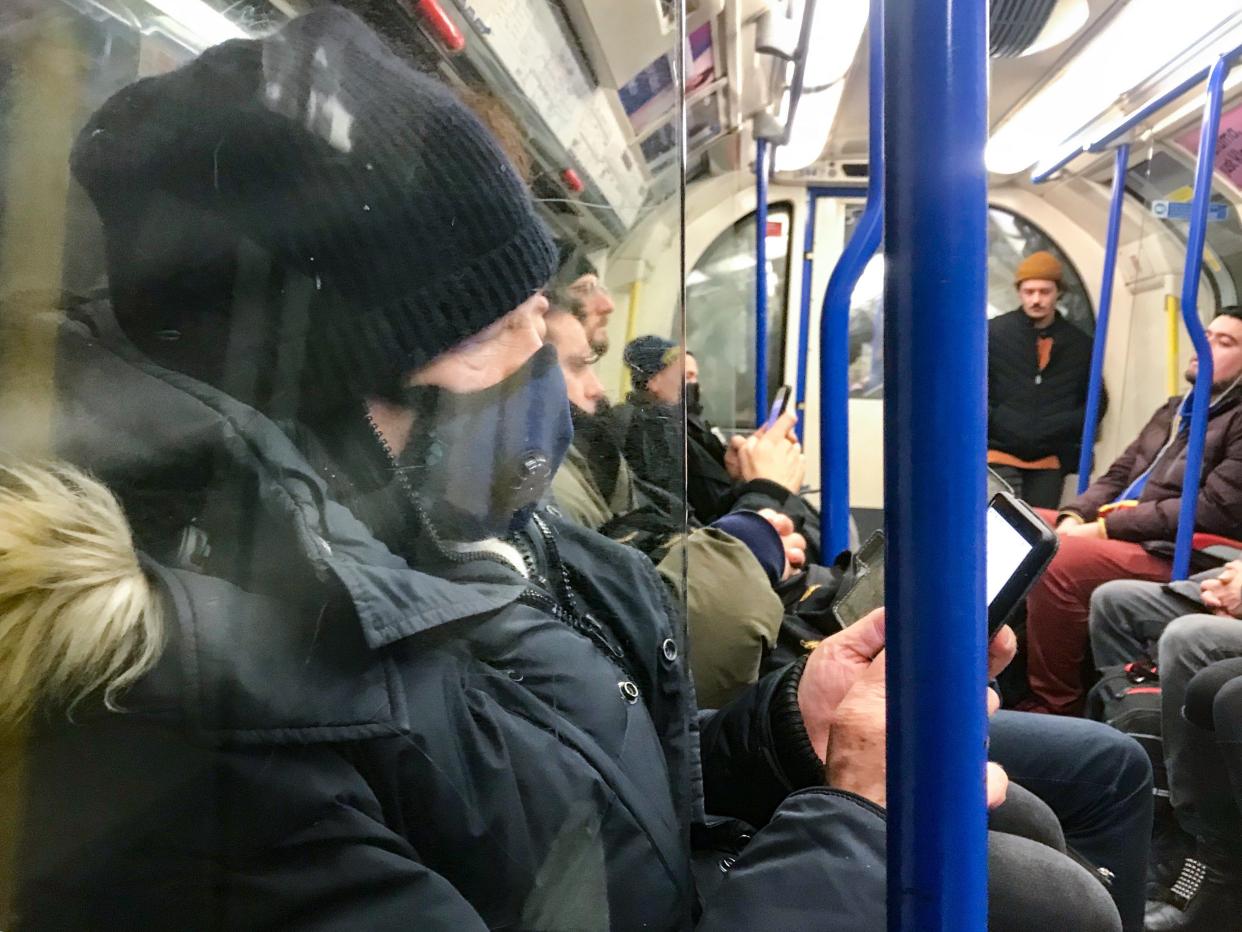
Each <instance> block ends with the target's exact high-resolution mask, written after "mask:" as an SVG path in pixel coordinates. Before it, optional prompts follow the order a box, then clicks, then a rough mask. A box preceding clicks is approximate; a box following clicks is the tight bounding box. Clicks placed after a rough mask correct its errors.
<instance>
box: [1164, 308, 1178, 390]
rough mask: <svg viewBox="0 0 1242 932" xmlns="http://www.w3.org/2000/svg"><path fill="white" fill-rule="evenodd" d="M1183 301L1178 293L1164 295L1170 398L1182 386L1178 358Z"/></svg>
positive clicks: (1167, 375) (1167, 373)
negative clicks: (1178, 296)
mask: <svg viewBox="0 0 1242 932" xmlns="http://www.w3.org/2000/svg"><path fill="white" fill-rule="evenodd" d="M1180 305H1181V302H1180V301H1179V300H1178V298H1177V295H1171V294H1166V295H1165V296H1164V317H1165V321H1166V322H1167V325H1168V334H1167V339H1166V340H1165V345H1166V349H1167V352H1168V363H1167V368H1166V379H1167V382H1166V386H1165V387H1166V388H1167V389H1168V391H1166V392H1165V394H1166V395H1168V396H1169V397H1170V398H1172V397H1173V396H1174V395H1176V394H1177V393H1178V389H1179V388H1181V373H1180V372H1179V371H1178V359H1179V357H1180V355H1181V354H1180V352H1179V342H1180V340H1181V329H1180V326H1181V306H1180Z"/></svg>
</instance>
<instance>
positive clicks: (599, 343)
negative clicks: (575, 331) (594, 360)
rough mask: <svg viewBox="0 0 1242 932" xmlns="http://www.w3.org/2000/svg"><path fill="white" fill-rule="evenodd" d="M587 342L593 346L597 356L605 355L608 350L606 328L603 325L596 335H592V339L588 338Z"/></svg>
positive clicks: (593, 351)
mask: <svg viewBox="0 0 1242 932" xmlns="http://www.w3.org/2000/svg"><path fill="white" fill-rule="evenodd" d="M587 343H588V345H589V346H590V347H591V352H592V353H594V354H595V355H596V356H603V355H604V354H605V353H607V352H608V333H607V331H605V330H604V328H603V327H601V328H600V329H599V332H598V333H596V334H595V336H593V337H591V339H590V340H588V341H587Z"/></svg>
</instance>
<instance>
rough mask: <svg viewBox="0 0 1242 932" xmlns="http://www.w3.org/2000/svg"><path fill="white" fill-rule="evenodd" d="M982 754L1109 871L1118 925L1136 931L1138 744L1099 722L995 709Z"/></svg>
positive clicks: (1146, 787)
mask: <svg viewBox="0 0 1242 932" xmlns="http://www.w3.org/2000/svg"><path fill="white" fill-rule="evenodd" d="M988 757H989V759H991V760H993V761H996V762H997V763H998V764H1000V765H1001V766H1002V767H1004V768H1005V771H1006V772H1007V773H1008V774H1009V777H1010V779H1011V780H1013V781H1014V782H1016V783H1019V784H1021V785H1022V786H1023V787H1025V788H1026V789H1027V790H1029V791H1030V792H1032V793H1034V794H1035V795H1036V796H1038V797H1039V798H1040V799H1042V800H1043V801H1044V802H1045V803H1047V804H1048V806H1049V807H1050V808H1051V809H1052V811H1053V812H1054V813H1055V814H1056V816H1057V819H1058V820H1059V821H1060V823H1061V827H1062V829H1063V830H1064V832H1065V840H1066V842H1067V843H1068V844H1069V846H1070V847H1072V848H1073V849H1074V850H1076V851H1077V852H1078V853H1079V854H1081V855H1082V856H1083V857H1085V858H1086V859H1087V860H1089V861H1090V862H1091V863H1092V864H1095V865H1098V866H1099V867H1103V868H1106V869H1107V870H1109V871H1110V872H1112V874H1113V875H1114V881H1113V886H1112V891H1111V892H1112V896H1113V900H1114V902H1115V903H1116V904H1117V909H1118V912H1120V914H1121V920H1122V925H1123V927H1124V929H1125V930H1126V932H1141V930H1142V928H1143V904H1144V894H1145V890H1144V883H1145V880H1146V870H1147V850H1148V845H1149V843H1150V839H1151V821H1152V799H1153V797H1152V792H1151V764H1150V763H1149V762H1148V760H1147V755H1146V754H1145V753H1144V752H1143V749H1142V748H1141V747H1140V746H1139V745H1138V743H1137V742H1135V741H1133V740H1132V739H1131V738H1130V737H1129V736H1127V735H1123V734H1121V733H1120V732H1118V731H1115V730H1114V729H1112V728H1109V727H1108V726H1107V725H1102V724H1100V723H1099V722H1090V721H1085V720H1083V719H1071V718H1062V717H1058V716H1049V715H1032V714H1029V713H1025V712H1008V711H1001V712H997V713H996V715H995V716H993V718H992V722H991V727H990V728H989V751H988Z"/></svg>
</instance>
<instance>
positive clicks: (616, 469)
mask: <svg viewBox="0 0 1242 932" xmlns="http://www.w3.org/2000/svg"><path fill="white" fill-rule="evenodd" d="M608 410H609V405H608V402H607V400H605V399H603V398H601V399H600V400H599V401H598V402H597V403H596V406H595V413H594V414H588V413H587V412H585V411H583V410H582V409H581V408H579V407H576V406H575V407H574V408H573V419H574V449H575V450H577V451H578V452H579V453H581V454H582V455H583V456H584V457H586V461H587V466H588V468H589V469H590V470H591V475H592V476H593V477H594V479H595V484H596V485H597V486H599V490H600V492H601V494H602V495H603V496H604V498H605V499H607V500H611V499H612V495H613V492H615V491H616V488H617V477H618V475H619V473H620V470H621V438H620V437H619V436H618V432H617V427H616V425H615V424H614V423H613V420H612V418H611V417H609V416H608Z"/></svg>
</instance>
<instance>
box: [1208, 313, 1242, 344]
mask: <svg viewBox="0 0 1242 932" xmlns="http://www.w3.org/2000/svg"><path fill="white" fill-rule="evenodd" d="M1208 330H1211V331H1212V332H1213V333H1220V334H1225V335H1227V336H1231V337H1233V338H1234V339H1235V340H1242V320H1238V318H1236V317H1230V316H1229V315H1227V314H1226V315H1223V316H1221V317H1217V318H1216V319H1215V320H1213V321H1212V322H1211V323H1210V324H1208Z"/></svg>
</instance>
